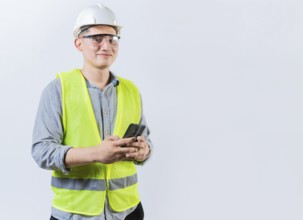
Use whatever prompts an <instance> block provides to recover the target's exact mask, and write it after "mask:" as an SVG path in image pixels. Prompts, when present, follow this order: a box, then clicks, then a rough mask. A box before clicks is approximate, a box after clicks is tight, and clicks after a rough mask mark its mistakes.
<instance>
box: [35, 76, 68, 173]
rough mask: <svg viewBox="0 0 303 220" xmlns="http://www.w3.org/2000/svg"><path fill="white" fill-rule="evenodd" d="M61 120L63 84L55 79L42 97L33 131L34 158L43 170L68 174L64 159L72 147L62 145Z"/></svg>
mask: <svg viewBox="0 0 303 220" xmlns="http://www.w3.org/2000/svg"><path fill="white" fill-rule="evenodd" d="M61 118H62V104H61V82H60V79H55V80H53V81H52V82H51V83H49V84H48V86H47V87H46V88H45V89H44V90H43V92H42V95H41V99H40V103H39V107H38V111H37V115H36V120H35V125H34V130H33V142H32V156H33V158H34V160H35V161H36V163H37V164H38V165H39V166H40V167H41V168H43V169H47V170H61V171H62V172H63V173H65V174H68V172H69V171H68V169H67V168H66V167H65V164H64V158H65V154H66V152H67V151H68V150H69V149H70V148H71V147H70V146H64V145H62V140H63V127H62V123H61Z"/></svg>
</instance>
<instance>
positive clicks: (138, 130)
mask: <svg viewBox="0 0 303 220" xmlns="http://www.w3.org/2000/svg"><path fill="white" fill-rule="evenodd" d="M145 127H146V126H145V125H140V124H130V125H129V126H128V128H127V130H126V132H125V134H124V136H123V138H130V137H138V136H140V135H142V134H143V131H144V129H145Z"/></svg>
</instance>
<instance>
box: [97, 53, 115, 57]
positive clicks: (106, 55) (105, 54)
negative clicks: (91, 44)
mask: <svg viewBox="0 0 303 220" xmlns="http://www.w3.org/2000/svg"><path fill="white" fill-rule="evenodd" d="M97 55H98V56H104V57H111V56H112V55H111V54H109V53H100V54H97Z"/></svg>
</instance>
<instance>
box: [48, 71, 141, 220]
mask: <svg viewBox="0 0 303 220" xmlns="http://www.w3.org/2000/svg"><path fill="white" fill-rule="evenodd" d="M57 77H59V78H60V79H61V86H62V111H63V117H62V123H63V128H64V137H63V144H64V145H68V146H72V147H89V146H94V145H97V144H100V143H101V142H102V140H101V138H100V134H99V131H98V127H97V123H96V119H95V116H94V111H93V108H92V104H91V101H90V96H89V93H88V90H87V86H86V81H85V79H84V77H83V75H82V73H81V71H80V70H79V69H75V70H72V71H70V72H65V73H59V74H58V75H57ZM140 118H141V98H140V94H139V91H138V89H137V87H136V86H135V85H134V84H133V83H132V82H130V81H128V80H126V79H123V78H120V77H119V86H118V87H117V114H116V122H115V127H114V135H118V136H120V137H122V136H123V134H124V132H125V131H126V129H127V127H128V125H129V124H130V123H139V121H140ZM137 182H138V180H137V171H136V167H135V165H134V163H133V162H131V161H120V162H116V163H112V164H102V163H93V164H90V165H85V166H80V167H75V168H72V169H71V171H70V173H69V174H68V175H65V174H63V173H62V172H60V171H53V174H52V184H51V185H52V186H51V187H52V190H53V192H54V199H53V203H52V205H53V206H54V207H55V208H57V209H60V210H63V211H65V212H70V213H76V214H83V215H89V216H95V215H100V214H101V213H102V211H103V209H104V202H105V199H106V196H107V198H108V201H109V205H110V207H111V208H112V209H113V210H114V211H117V212H121V211H125V210H127V209H129V208H131V207H134V206H136V205H137V204H138V203H139V202H140V198H139V193H138V183H137Z"/></svg>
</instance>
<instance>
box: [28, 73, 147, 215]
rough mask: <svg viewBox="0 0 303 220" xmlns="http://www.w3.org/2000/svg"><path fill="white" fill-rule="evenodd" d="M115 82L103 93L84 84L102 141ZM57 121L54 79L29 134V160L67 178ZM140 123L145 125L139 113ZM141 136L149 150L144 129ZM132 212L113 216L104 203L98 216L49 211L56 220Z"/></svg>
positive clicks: (110, 124)
mask: <svg viewBox="0 0 303 220" xmlns="http://www.w3.org/2000/svg"><path fill="white" fill-rule="evenodd" d="M117 81H118V80H117V79H116V78H115V77H114V76H113V75H111V82H110V83H109V84H108V85H107V86H106V88H105V89H104V90H103V91H102V90H100V89H99V88H97V87H96V86H94V85H93V84H92V83H90V82H89V81H86V84H87V88H88V91H89V95H90V99H91V103H92V106H93V110H94V114H95V118H96V121H97V124H98V128H99V133H100V135H101V138H102V139H105V138H107V137H108V136H111V135H112V134H113V129H114V124H115V119H116V110H117V102H116V101H117V94H116V86H117V85H118V83H117ZM61 119H62V100H61V81H60V79H55V80H53V81H52V82H51V83H49V85H48V86H47V87H46V88H45V89H44V91H43V93H42V96H41V100H40V104H39V107H38V111H37V116H36V121H35V125H34V131H33V144H32V156H33V158H34V160H35V161H36V162H37V164H38V165H39V166H40V167H41V168H44V169H48V170H61V171H62V172H63V173H65V174H68V172H69V171H68V170H67V169H66V167H65V164H64V157H65V154H66V152H67V150H68V149H69V148H70V146H64V145H62V144H61V143H62V140H63V126H62V123H61ZM140 123H141V124H144V125H146V121H145V118H144V115H143V112H142V114H141V121H140ZM143 136H145V138H146V140H147V142H148V144H149V146H150V147H152V143H151V141H150V139H149V129H148V127H147V126H146V129H145V131H144V134H143ZM134 209H135V207H134V208H131V209H129V210H126V211H124V212H120V213H117V212H114V211H112V210H111V209H110V207H109V205H108V202H107V201H106V203H105V207H104V212H103V213H102V214H101V215H100V216H95V217H88V216H82V215H77V214H72V213H67V212H64V211H61V210H58V209H56V208H54V207H52V215H53V216H54V217H56V218H58V219H60V220H120V219H121V220H122V219H124V218H125V216H127V215H128V214H129V213H130V212H132V211H133V210H134Z"/></svg>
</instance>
